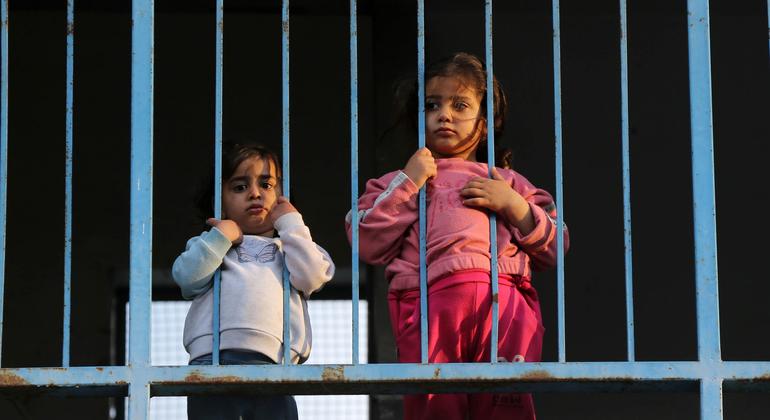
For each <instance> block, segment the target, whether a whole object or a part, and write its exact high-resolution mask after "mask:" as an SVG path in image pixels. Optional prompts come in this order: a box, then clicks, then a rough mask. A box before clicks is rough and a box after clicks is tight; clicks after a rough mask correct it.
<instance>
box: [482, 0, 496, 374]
mask: <svg viewBox="0 0 770 420" xmlns="http://www.w3.org/2000/svg"><path fill="white" fill-rule="evenodd" d="M484 21H485V25H484V40H485V45H484V49H485V50H486V54H485V55H486V57H485V60H486V66H487V103H486V104H485V105H486V107H487V121H490V122H491V124H492V127H487V171H488V173H487V176H488V177H489V178H494V177H493V176H492V168H494V167H495V129H494V125H495V123H494V121H495V95H494V91H495V82H494V80H495V76H494V74H495V72H494V68H495V66H494V61H493V57H494V51H493V41H494V33H493V32H492V0H486V1H485V2H484ZM487 124H489V123H487ZM489 255H490V262H489V267H490V275H489V278H490V284H491V287H492V331H491V337H490V340H489V351H490V353H489V354H490V356H489V360H490V361H491V362H492V363H497V343H498V342H499V340H498V334H499V318H500V316H499V310H500V309H499V308H500V305H499V302H498V293H499V291H498V289H499V284H498V278H497V277H498V273H497V215H496V214H495V213H494V212H489Z"/></svg>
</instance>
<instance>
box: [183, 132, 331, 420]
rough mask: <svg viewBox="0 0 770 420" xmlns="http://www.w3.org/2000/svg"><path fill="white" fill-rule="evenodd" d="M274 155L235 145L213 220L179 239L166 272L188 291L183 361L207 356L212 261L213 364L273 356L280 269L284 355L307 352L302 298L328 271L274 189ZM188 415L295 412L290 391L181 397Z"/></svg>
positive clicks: (278, 337) (279, 353) (277, 348)
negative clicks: (216, 315)
mask: <svg viewBox="0 0 770 420" xmlns="http://www.w3.org/2000/svg"><path fill="white" fill-rule="evenodd" d="M280 176H281V175H280V165H279V163H278V159H277V158H276V156H275V154H273V153H272V152H270V151H269V150H267V149H266V148H264V147H261V146H256V145H235V146H233V147H232V148H230V150H227V151H226V152H225V154H224V157H223V164H222V180H223V181H222V219H214V218H210V219H208V220H207V221H206V223H207V224H208V225H210V226H211V229H210V230H209V231H207V232H203V233H202V234H201V235H200V236H196V237H194V238H192V239H190V240H189V241H187V246H186V248H185V251H184V252H183V253H182V254H181V255H179V257H177V259H176V261H174V266H173V269H172V275H173V277H174V280H175V281H176V283H177V284H178V285H179V287H180V288H181V289H182V296H183V297H184V298H185V299H193V304H192V306H191V307H190V311H189V312H188V314H187V319H186V320H185V327H184V345H185V349H187V352H188V353H190V364H191V365H205V364H211V353H212V342H213V338H212V337H213V336H212V308H213V293H212V285H213V280H212V279H213V275H214V272H215V271H216V270H217V269H218V268H221V275H222V283H221V296H220V302H221V303H220V326H219V334H220V346H219V348H220V351H221V352H220V360H221V363H222V364H264V363H281V362H282V358H283V345H284V343H283V342H282V337H283V280H282V273H283V268H284V266H286V268H287V269H288V271H289V281H290V283H291V293H290V337H291V343H290V345H291V349H290V350H291V351H290V354H291V362H292V363H302V362H304V361H305V360H307V358H308V356H309V355H310V348H311V345H312V333H311V329H310V318H309V316H308V312H307V302H306V299H307V298H308V297H309V296H310V294H311V293H313V292H315V291H318V290H319V289H320V288H321V287H322V286H323V285H324V284H325V283H326V282H328V281H329V280H331V278H332V276H333V275H334V263H333V262H332V260H331V257H329V254H328V253H327V252H326V251H325V250H324V249H322V248H321V247H320V246H318V245H317V244H316V243H315V242H313V239H312V237H311V236H310V230H309V229H308V228H307V226H305V224H304V222H303V220H302V215H301V214H300V213H299V212H298V211H297V209H296V208H294V206H293V205H292V204H291V203H290V202H289V200H287V199H286V198H285V197H282V196H280ZM187 411H188V417H189V418H190V419H191V420H193V419H230V418H233V419H239V418H243V419H249V418H257V416H260V418H276V419H283V418H286V419H296V418H297V408H296V404H295V402H294V399H293V398H292V397H290V396H253V397H231V396H221V397H190V398H188V407H187Z"/></svg>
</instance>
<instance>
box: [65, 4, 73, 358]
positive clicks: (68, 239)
mask: <svg viewBox="0 0 770 420" xmlns="http://www.w3.org/2000/svg"><path fill="white" fill-rule="evenodd" d="M74 54H75V4H74V0H67V94H66V99H65V101H66V102H65V122H64V125H65V131H66V134H65V137H66V138H65V147H64V303H63V310H64V313H63V319H62V366H65V367H66V366H69V365H70V314H71V312H72V309H71V307H70V305H71V300H72V299H71V297H72V165H73V162H72V151H73V144H72V113H73V111H74V109H73V105H74V104H73V93H74V92H73V78H74V74H73V73H74Z"/></svg>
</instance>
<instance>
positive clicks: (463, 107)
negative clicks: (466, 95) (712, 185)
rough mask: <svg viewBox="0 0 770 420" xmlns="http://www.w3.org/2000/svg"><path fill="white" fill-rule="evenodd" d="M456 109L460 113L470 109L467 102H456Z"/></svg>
mask: <svg viewBox="0 0 770 420" xmlns="http://www.w3.org/2000/svg"><path fill="white" fill-rule="evenodd" d="M454 107H455V109H456V110H458V111H465V110H466V109H468V107H469V105H468V104H466V103H465V102H455V104H454Z"/></svg>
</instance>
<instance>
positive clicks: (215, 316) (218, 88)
mask: <svg viewBox="0 0 770 420" xmlns="http://www.w3.org/2000/svg"><path fill="white" fill-rule="evenodd" d="M224 12H225V5H224V0H217V13H216V28H217V29H216V51H215V56H216V58H215V62H216V64H215V70H214V72H215V76H214V197H213V198H214V217H215V218H217V219H220V218H222V95H223V92H222V75H223V70H224V69H223V66H224V29H225V19H224ZM221 282H222V272H221V271H220V270H217V271H216V272H214V278H213V289H214V290H212V291H211V293H212V294H213V304H212V316H211V331H219V315H220V311H219V304H220V303H221V301H220V298H221V286H222V283H221ZM219 339H220V337H219V334H213V336H212V344H211V347H212V349H213V351H212V354H211V362H212V364H214V365H218V364H219Z"/></svg>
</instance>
